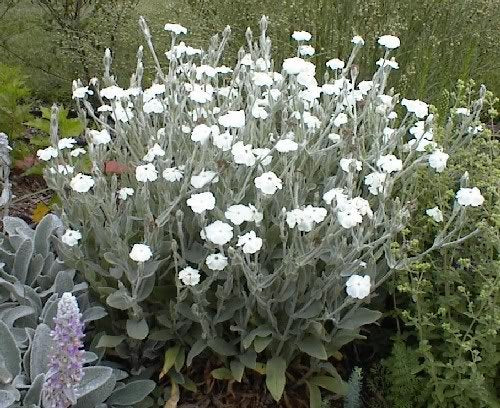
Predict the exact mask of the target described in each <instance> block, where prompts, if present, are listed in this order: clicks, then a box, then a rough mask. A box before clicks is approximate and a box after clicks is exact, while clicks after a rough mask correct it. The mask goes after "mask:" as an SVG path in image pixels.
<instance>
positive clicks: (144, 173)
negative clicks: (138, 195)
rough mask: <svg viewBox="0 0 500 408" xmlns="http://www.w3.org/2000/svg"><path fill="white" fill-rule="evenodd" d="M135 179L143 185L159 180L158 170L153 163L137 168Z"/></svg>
mask: <svg viewBox="0 0 500 408" xmlns="http://www.w3.org/2000/svg"><path fill="white" fill-rule="evenodd" d="M135 178H136V179H137V181H140V182H142V183H146V182H148V181H155V180H156V179H157V178H158V170H156V168H155V166H154V164H152V163H148V164H143V165H142V166H137V167H136V168H135Z"/></svg>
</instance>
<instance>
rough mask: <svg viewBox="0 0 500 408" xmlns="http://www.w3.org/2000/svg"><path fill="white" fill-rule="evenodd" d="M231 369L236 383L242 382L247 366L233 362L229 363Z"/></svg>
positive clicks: (236, 361)
mask: <svg viewBox="0 0 500 408" xmlns="http://www.w3.org/2000/svg"><path fill="white" fill-rule="evenodd" d="M229 367H230V368H231V373H232V374H233V378H234V379H235V380H236V381H238V382H241V379H242V378H243V373H244V372H245V366H244V365H243V364H242V363H241V362H239V361H238V360H232V361H231V362H230V363H229Z"/></svg>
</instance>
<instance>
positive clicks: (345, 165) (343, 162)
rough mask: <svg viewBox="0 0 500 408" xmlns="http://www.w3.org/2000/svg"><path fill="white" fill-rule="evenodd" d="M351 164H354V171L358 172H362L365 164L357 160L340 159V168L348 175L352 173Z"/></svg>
mask: <svg viewBox="0 0 500 408" xmlns="http://www.w3.org/2000/svg"><path fill="white" fill-rule="evenodd" d="M351 163H354V169H355V170H356V171H361V170H362V168H363V163H361V162H360V161H359V160H356V159H340V168H341V169H342V170H344V171H345V172H346V173H349V172H350V171H351V169H352V168H351Z"/></svg>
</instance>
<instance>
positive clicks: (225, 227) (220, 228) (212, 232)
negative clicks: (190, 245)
mask: <svg viewBox="0 0 500 408" xmlns="http://www.w3.org/2000/svg"><path fill="white" fill-rule="evenodd" d="M200 235H201V238H202V239H207V240H209V241H210V242H212V243H214V244H215V245H225V244H227V243H228V242H229V241H231V239H232V238H233V227H232V226H231V225H229V224H227V223H225V222H222V221H219V220H217V221H214V222H213V223H211V224H209V225H207V226H206V227H205V229H203V230H202V231H201V233H200Z"/></svg>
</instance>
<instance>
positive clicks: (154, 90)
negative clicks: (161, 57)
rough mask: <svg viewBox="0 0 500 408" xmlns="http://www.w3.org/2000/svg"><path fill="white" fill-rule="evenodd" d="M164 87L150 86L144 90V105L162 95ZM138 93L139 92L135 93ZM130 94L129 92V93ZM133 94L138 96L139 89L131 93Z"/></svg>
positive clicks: (163, 85)
mask: <svg viewBox="0 0 500 408" xmlns="http://www.w3.org/2000/svg"><path fill="white" fill-rule="evenodd" d="M166 88H167V87H166V86H165V84H153V85H151V86H150V87H149V88H148V89H145V90H144V92H143V94H142V100H143V102H144V103H146V102H148V101H150V100H151V99H153V98H154V97H155V96H157V95H161V94H164V93H165V91H166ZM137 91H139V92H137ZM129 92H130V91H129ZM132 92H133V93H134V94H137V95H139V94H140V88H136V89H135V90H133V91H132Z"/></svg>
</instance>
